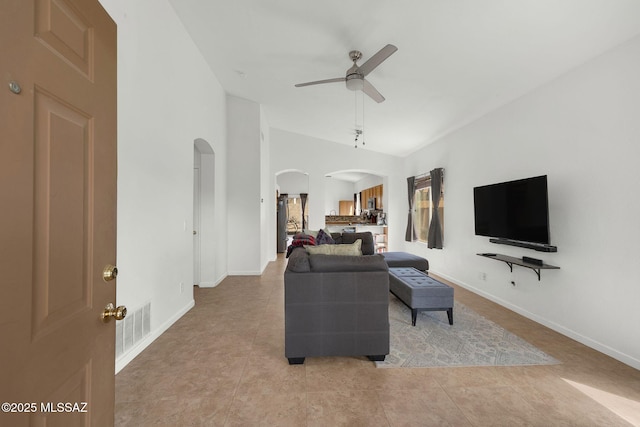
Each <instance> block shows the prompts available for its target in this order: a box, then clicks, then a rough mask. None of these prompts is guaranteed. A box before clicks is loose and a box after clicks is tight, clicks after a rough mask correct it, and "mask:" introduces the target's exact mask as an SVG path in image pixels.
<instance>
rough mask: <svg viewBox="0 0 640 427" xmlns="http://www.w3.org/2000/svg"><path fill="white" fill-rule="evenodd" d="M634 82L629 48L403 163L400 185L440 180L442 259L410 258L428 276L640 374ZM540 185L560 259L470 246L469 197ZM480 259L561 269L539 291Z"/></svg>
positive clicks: (639, 41) (636, 54) (430, 252)
mask: <svg viewBox="0 0 640 427" xmlns="http://www.w3.org/2000/svg"><path fill="white" fill-rule="evenodd" d="M639 75H640V37H636V38H635V39H633V40H632V41H630V42H628V43H626V44H624V45H622V46H620V47H618V48H617V49H614V50H612V51H610V52H608V53H606V54H604V55H602V56H600V57H598V58H596V59H594V60H592V61H590V62H588V63H586V64H584V65H583V66H581V67H579V68H577V69H575V70H573V71H571V72H569V73H568V74H566V75H564V76H562V77H560V78H558V79H556V80H554V81H552V82H550V83H548V84H547V85H545V86H543V87H541V88H539V89H537V90H535V91H534V92H532V93H530V94H528V95H526V96H524V97H522V98H520V99H519V100H517V101H516V102H513V103H511V104H509V105H506V106H504V107H503V108H501V109H499V110H497V111H495V112H493V113H492V114H489V115H487V116H485V117H484V118H482V119H480V120H478V121H477V122H475V123H472V124H470V125H468V126H466V127H464V128H462V129H460V130H458V131H457V132H455V133H452V134H450V135H449V136H447V137H445V138H443V139H442V140H441V141H439V142H438V143H435V144H432V145H429V146H427V147H426V148H424V149H422V150H419V151H418V152H416V153H414V154H412V155H410V156H408V157H407V158H406V159H405V170H406V171H407V175H409V174H411V175H415V174H420V173H424V172H428V171H429V170H431V169H433V168H435V167H444V169H445V178H444V181H445V213H444V216H445V230H444V233H445V237H444V249H443V250H435V249H427V248H426V246H425V245H424V244H420V243H406V244H405V249H406V250H408V251H411V252H414V253H416V254H419V255H423V256H425V257H426V258H428V259H429V262H430V265H431V269H432V270H433V271H434V272H435V273H437V274H441V275H443V276H445V277H447V278H450V279H452V280H453V281H455V282H456V283H459V284H461V285H463V286H465V287H467V288H469V289H472V290H473V291H474V292H477V293H479V294H482V295H485V296H487V297H489V298H490V299H492V300H494V301H497V302H499V303H500V304H503V305H505V306H507V307H509V308H511V309H513V310H515V311H517V312H519V313H521V314H523V315H525V316H527V317H529V318H532V319H534V320H536V321H538V322H540V323H542V324H544V325H547V326H549V327H551V328H553V329H555V330H557V331H559V332H561V333H563V334H566V335H568V336H570V337H573V338H575V339H576V340H578V341H580V342H583V343H585V344H587V345H589V346H591V347H594V348H596V349H598V350H600V351H602V352H604V353H607V354H609V355H611V356H613V357H615V358H617V359H619V360H621V361H623V362H625V363H627V364H629V365H631V366H634V367H635V368H639V369H640V328H639V327H638V326H640V310H638V307H637V305H638V301H640V286H638V279H637V275H638V272H637V264H636V261H637V260H638V259H640V246H638V242H640V227H638V217H639V216H640V199H639V198H638V197H636V193H637V189H638V188H639V187H640V171H639V169H638V166H637V163H638V159H639V158H640V145H639V144H638V142H639V141H640V120H638V111H640V79H638V76H639ZM543 174H546V175H548V180H549V204H550V212H549V214H550V227H551V243H552V244H553V245H556V246H557V247H558V252H557V253H542V252H535V251H533V250H529V249H522V248H515V247H510V246H503V245H496V244H491V243H489V239H488V238H486V237H477V236H474V220H473V187H475V186H479V185H484V184H491V183H495V182H501V181H507V180H511V179H518V178H525V177H530V176H536V175H543ZM406 203H407V202H406V201H404V204H405V206H406ZM482 252H497V253H503V254H507V255H512V256H516V257H522V256H523V255H526V256H530V257H533V258H540V259H543V260H544V261H545V262H547V263H549V264H553V265H557V266H559V267H561V269H560V270H543V271H542V279H541V280H540V281H538V280H537V277H536V275H535V273H534V272H533V271H531V270H529V269H525V268H521V267H517V266H514V271H513V273H510V271H509V268H508V267H507V265H506V264H504V263H502V262H497V261H493V260H489V259H486V258H482V257H479V256H476V255H475V254H476V253H482ZM480 273H486V281H483V280H481V279H480V277H479V276H480ZM512 280H513V281H515V282H516V286H512V285H511V284H510V282H511V281H512Z"/></svg>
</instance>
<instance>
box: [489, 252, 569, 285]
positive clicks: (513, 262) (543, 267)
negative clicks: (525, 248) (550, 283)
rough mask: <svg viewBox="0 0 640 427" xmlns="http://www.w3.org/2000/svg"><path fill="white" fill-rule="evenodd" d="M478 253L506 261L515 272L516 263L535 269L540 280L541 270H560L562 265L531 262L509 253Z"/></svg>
mask: <svg viewBox="0 0 640 427" xmlns="http://www.w3.org/2000/svg"><path fill="white" fill-rule="evenodd" d="M478 255H479V256H481V257H485V258H490V259H495V260H497V261H502V262H504V263H506V264H507V265H508V266H509V268H510V269H511V272H512V273H513V266H514V265H519V266H521V267H526V268H530V269H532V270H533V271H535V273H536V274H537V275H538V281H540V270H559V269H560V267H556V266H555V265H549V264H542V265H538V264H533V263H531V262H525V261H523V260H522V259H521V258H516V257H512V256H508V255H501V254H489V253H484V254H478Z"/></svg>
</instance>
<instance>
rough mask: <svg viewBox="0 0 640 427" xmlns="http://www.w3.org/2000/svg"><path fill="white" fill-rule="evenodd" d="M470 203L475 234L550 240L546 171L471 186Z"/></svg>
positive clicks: (525, 239) (514, 239)
mask: <svg viewBox="0 0 640 427" xmlns="http://www.w3.org/2000/svg"><path fill="white" fill-rule="evenodd" d="M473 204H474V211H475V233H476V235H478V236H489V237H496V238H498V239H507V240H513V241H518V242H528V243H535V244H543V245H548V244H549V243H550V242H549V202H548V195H547V176H546V175H543V176H536V177H533V178H526V179H519V180H516V181H509V182H501V183H498V184H492V185H484V186H481V187H475V188H474V189H473ZM496 243H497V242H496Z"/></svg>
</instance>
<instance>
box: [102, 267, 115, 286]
mask: <svg viewBox="0 0 640 427" xmlns="http://www.w3.org/2000/svg"><path fill="white" fill-rule="evenodd" d="M116 277H118V268H117V267H115V266H113V265H111V264H109V265H107V266H106V267H105V268H104V270H102V280H104V281H105V282H110V281H112V280H114V279H115V278H116Z"/></svg>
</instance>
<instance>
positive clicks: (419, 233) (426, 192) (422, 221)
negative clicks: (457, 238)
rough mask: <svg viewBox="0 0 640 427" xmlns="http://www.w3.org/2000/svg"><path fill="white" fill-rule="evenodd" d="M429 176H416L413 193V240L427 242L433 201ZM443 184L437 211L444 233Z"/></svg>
mask: <svg viewBox="0 0 640 427" xmlns="http://www.w3.org/2000/svg"><path fill="white" fill-rule="evenodd" d="M443 185H444V184H443ZM431 193H432V191H431V177H430V176H425V177H420V178H416V180H415V191H414V193H413V215H412V222H413V235H414V240H418V241H420V242H424V243H427V240H428V237H429V225H430V224H431V218H432V217H433V206H434V203H433V202H432V200H431V196H432V194H431ZM442 194H444V186H443V187H442V191H441V192H440V204H439V206H438V213H439V217H440V224H441V225H442V233H443V235H444V198H443V197H442Z"/></svg>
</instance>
